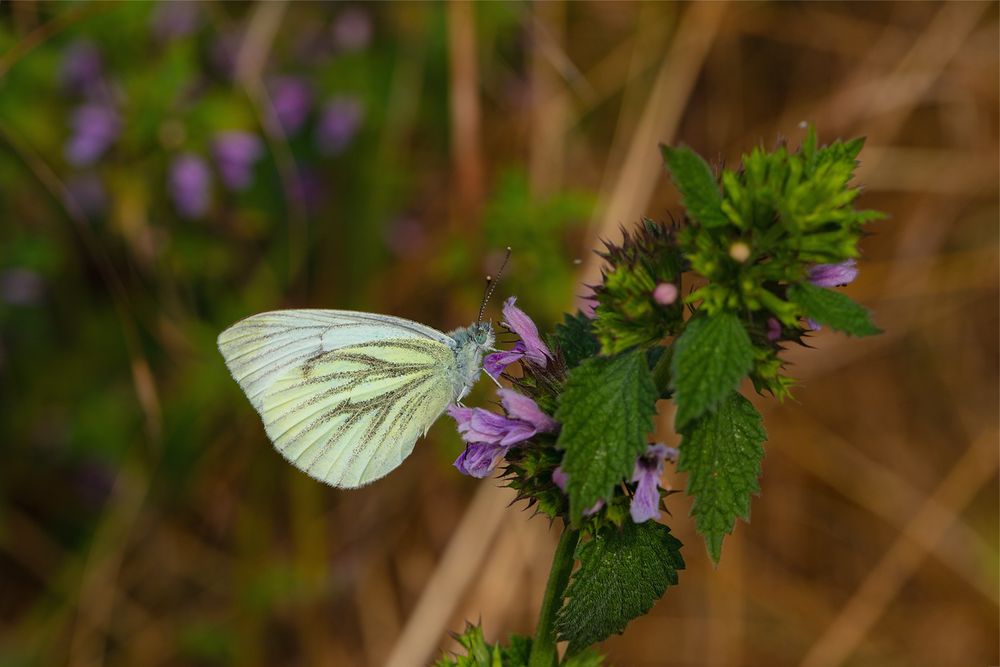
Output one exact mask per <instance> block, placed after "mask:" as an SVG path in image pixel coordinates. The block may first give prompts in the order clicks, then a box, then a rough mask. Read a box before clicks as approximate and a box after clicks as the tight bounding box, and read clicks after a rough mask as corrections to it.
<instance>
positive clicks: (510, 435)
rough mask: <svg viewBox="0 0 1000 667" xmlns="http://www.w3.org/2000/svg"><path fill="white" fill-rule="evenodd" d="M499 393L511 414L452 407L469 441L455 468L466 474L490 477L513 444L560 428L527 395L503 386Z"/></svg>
mask: <svg viewBox="0 0 1000 667" xmlns="http://www.w3.org/2000/svg"><path fill="white" fill-rule="evenodd" d="M497 393H498V394H499V395H500V404H501V405H503V408H504V410H505V411H506V413H507V416H503V415H498V414H497V413H495V412H490V411H489V410H483V409H482V408H465V407H461V406H458V405H453V406H451V407H450V408H448V414H449V415H451V416H452V418H453V419H454V420H455V421H456V422H457V424H458V432H459V433H460V434H461V435H462V439H463V440H465V441H466V442H467V443H469V445H468V446H467V447H466V448H465V451H464V452H462V454H461V455H460V456H459V457H458V459H456V460H455V467H456V468H458V470H459V471H460V472H462V473H463V474H466V475H470V476H472V477H479V478H482V477H486V476H487V475H489V474H490V472H492V471H493V469H494V468H496V466H497V464H499V462H500V460H501V459H502V458H503V457H504V456H505V455H506V454H507V451H508V450H509V449H510V448H511V447H513V446H514V445H517V444H519V443H521V442H524V441H525V440H528V439H529V438H531V437H533V436H534V435H535V434H536V433H551V432H553V431H555V430H557V429H558V428H559V423H558V422H556V421H555V420H554V419H552V418H551V417H549V416H548V415H547V414H545V413H544V412H542V411H541V409H540V408H539V407H538V405H537V404H536V403H535V402H534V401H533V400H531V399H530V398H528V397H527V396H523V395H521V394H518V393H517V392H515V391H513V390H512V389H500V390H498V392H497Z"/></svg>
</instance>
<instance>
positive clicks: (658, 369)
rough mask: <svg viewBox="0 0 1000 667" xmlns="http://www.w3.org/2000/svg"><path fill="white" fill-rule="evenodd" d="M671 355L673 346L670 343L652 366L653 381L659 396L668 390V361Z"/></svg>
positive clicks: (672, 354)
mask: <svg viewBox="0 0 1000 667" xmlns="http://www.w3.org/2000/svg"><path fill="white" fill-rule="evenodd" d="M673 356H674V346H673V345H671V346H670V347H668V348H667V349H665V350H664V351H663V354H661V355H660V358H659V359H658V360H657V361H656V364H655V365H654V366H653V370H652V373H653V382H654V383H655V384H656V391H658V392H659V393H660V396H662V395H663V394H665V393H667V392H668V391H670V361H671V359H673Z"/></svg>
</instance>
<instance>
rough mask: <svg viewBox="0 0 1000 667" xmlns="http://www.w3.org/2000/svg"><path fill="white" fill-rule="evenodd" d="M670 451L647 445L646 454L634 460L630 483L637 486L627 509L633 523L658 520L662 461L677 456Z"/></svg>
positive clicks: (664, 447)
mask: <svg viewBox="0 0 1000 667" xmlns="http://www.w3.org/2000/svg"><path fill="white" fill-rule="evenodd" d="M672 449H673V448H671V447H667V446H666V445H661V444H659V443H657V444H655V445H649V446H648V447H646V453H645V454H643V455H642V456H640V457H639V458H638V459H637V460H636V462H635V471H634V472H633V473H632V481H633V482H637V484H636V487H635V495H633V496H632V504H631V506H630V507H629V514H631V515H632V521H634V522H635V523H642V522H643V521H648V520H650V519H659V518H660V475H662V474H663V461H664V460H665V459H667V458H671V459H674V458H676V456H677V454H676V450H673V451H671V450H672Z"/></svg>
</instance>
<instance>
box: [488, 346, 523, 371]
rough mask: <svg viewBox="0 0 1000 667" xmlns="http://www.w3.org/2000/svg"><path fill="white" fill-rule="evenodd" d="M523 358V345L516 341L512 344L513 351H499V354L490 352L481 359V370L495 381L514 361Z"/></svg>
mask: <svg viewBox="0 0 1000 667" xmlns="http://www.w3.org/2000/svg"><path fill="white" fill-rule="evenodd" d="M523 357H524V343H522V342H521V341H517V343H515V344H514V347H513V349H510V350H500V351H499V352H491V353H490V354H487V355H486V357H485V358H483V370H484V371H486V372H487V373H488V374H489V376H490V377H492V378H494V379H496V378H498V377H500V374H501V373H503V372H504V370H505V369H506V368H507V367H508V366H510V365H511V364H512V363H514V362H515V361H519V360H520V359H522V358H523Z"/></svg>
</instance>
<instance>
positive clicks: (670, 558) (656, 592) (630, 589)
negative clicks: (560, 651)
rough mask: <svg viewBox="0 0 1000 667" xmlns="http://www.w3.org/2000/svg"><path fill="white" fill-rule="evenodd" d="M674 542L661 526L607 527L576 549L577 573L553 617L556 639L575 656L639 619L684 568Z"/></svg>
mask: <svg viewBox="0 0 1000 667" xmlns="http://www.w3.org/2000/svg"><path fill="white" fill-rule="evenodd" d="M680 548H681V543H680V540H678V539H677V538H675V537H674V536H673V535H671V534H670V529H669V528H667V527H666V526H664V525H663V524H661V523H656V522H655V521H647V522H645V523H632V522H631V521H629V522H626V523H625V525H624V526H622V528H621V529H618V528H615V527H613V526H609V527H606V528H604V529H603V530H601V531H600V532H599V533H597V534H596V535H595V536H594V537H593V539H591V540H589V541H587V542H584V543H581V544H580V545H579V546H577V548H576V557H577V559H579V561H580V568H579V569H578V570H577V571H576V573H574V575H573V579H572V581H570V584H569V586H568V587H567V588H566V598H567V599H566V603H565V604H564V605H563V607H562V609H560V610H559V615H558V616H557V617H556V631H557V632H558V635H559V639H560V640H561V641H562V640H565V641H569V648H568V649H567V652H566V654H567V655H573V654H576V653H578V652H580V651H582V650H583V649H585V648H587V647H588V646H590V645H591V644H594V643H597V642H599V641H602V640H604V639H606V638H608V637H610V636H611V635H612V634H614V633H621V632H622V631H623V630H624V629H625V626H626V625H627V624H628V622H629V621H630V620H632V619H633V618H636V617H638V616H642V615H643V614H645V613H646V612H647V611H649V609H650V607H652V606H653V603H654V602H656V600H658V599H659V598H660V596H661V595H663V592H664V591H665V590H666V589H667V586H671V585H676V584H677V571H678V570H683V569H684V559H683V558H681V554H680Z"/></svg>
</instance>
